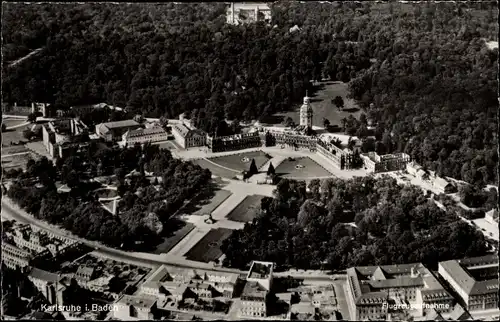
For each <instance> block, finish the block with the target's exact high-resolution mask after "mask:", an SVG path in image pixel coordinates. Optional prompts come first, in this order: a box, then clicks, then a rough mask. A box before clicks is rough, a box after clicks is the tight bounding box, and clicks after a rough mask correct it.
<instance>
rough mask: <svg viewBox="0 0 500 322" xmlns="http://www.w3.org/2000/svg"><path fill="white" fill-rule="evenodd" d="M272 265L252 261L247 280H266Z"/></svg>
mask: <svg viewBox="0 0 500 322" xmlns="http://www.w3.org/2000/svg"><path fill="white" fill-rule="evenodd" d="M273 266H274V264H273V263H271V262H258V261H254V262H253V263H252V266H251V267H250V271H249V272H248V277H247V278H256V279H267V278H269V276H270V274H272V271H273Z"/></svg>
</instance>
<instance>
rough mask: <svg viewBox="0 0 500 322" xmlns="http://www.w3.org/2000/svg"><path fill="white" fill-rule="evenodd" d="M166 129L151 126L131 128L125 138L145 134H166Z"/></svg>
mask: <svg viewBox="0 0 500 322" xmlns="http://www.w3.org/2000/svg"><path fill="white" fill-rule="evenodd" d="M166 133H167V132H165V130H164V129H163V128H161V127H151V128H146V129H135V130H129V131H127V132H126V133H125V138H127V139H129V138H136V137H141V136H145V135H156V134H166Z"/></svg>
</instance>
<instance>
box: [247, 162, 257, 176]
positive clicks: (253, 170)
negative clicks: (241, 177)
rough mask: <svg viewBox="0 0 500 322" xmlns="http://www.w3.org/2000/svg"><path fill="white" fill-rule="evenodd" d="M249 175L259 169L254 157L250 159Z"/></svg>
mask: <svg viewBox="0 0 500 322" xmlns="http://www.w3.org/2000/svg"><path fill="white" fill-rule="evenodd" d="M248 173H249V174H250V175H254V174H257V173H259V169H257V165H256V164H255V159H252V163H251V164H250V169H249V171H248Z"/></svg>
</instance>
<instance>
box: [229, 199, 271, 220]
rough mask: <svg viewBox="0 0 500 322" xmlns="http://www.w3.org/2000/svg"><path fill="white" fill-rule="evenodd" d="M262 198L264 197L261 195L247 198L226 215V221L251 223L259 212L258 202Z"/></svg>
mask: <svg viewBox="0 0 500 322" xmlns="http://www.w3.org/2000/svg"><path fill="white" fill-rule="evenodd" d="M262 198H264V196H261V195H250V196H247V197H246V198H245V199H243V201H242V202H240V204H239V205H238V206H236V208H234V209H233V210H232V211H231V212H230V213H229V215H227V219H229V220H232V221H237V222H245V223H246V222H249V221H252V220H253V219H254V218H255V216H257V214H258V213H259V211H260V201H261V200H262Z"/></svg>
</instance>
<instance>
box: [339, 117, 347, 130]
mask: <svg viewBox="0 0 500 322" xmlns="http://www.w3.org/2000/svg"><path fill="white" fill-rule="evenodd" d="M340 122H342V129H343V131H344V132H345V131H346V125H347V118H345V117H344V118H342V119H341V120H340Z"/></svg>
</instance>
